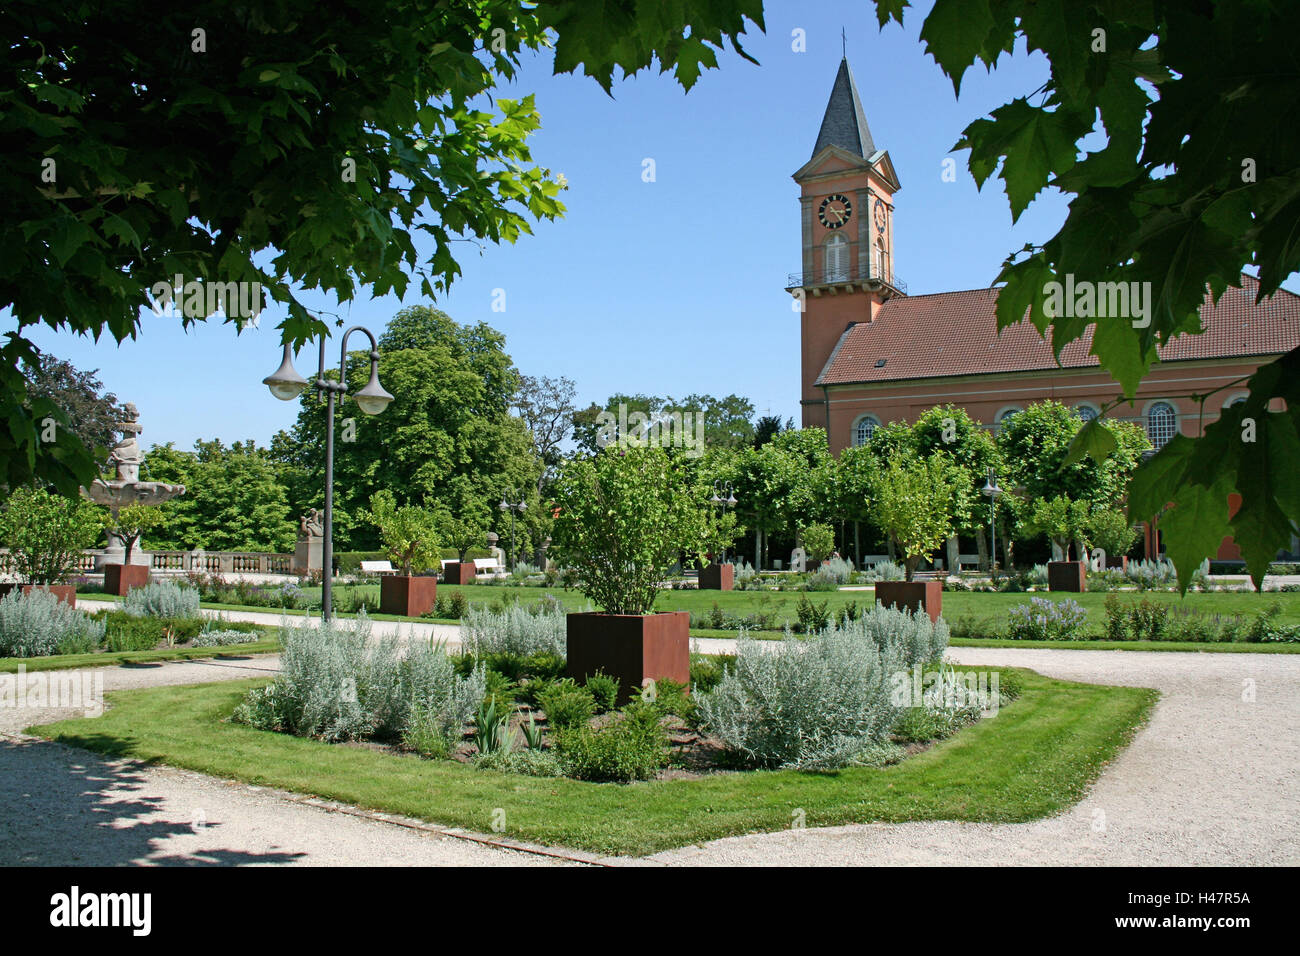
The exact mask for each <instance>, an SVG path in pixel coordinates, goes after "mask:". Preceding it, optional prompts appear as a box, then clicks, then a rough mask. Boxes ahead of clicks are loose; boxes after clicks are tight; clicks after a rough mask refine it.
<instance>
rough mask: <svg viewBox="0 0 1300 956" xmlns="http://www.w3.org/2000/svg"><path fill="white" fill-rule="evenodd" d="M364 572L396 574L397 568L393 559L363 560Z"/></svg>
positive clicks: (362, 569) (362, 568)
mask: <svg viewBox="0 0 1300 956" xmlns="http://www.w3.org/2000/svg"><path fill="white" fill-rule="evenodd" d="M361 573H362V574H396V573H397V568H395V567H393V562H392V561H362V562H361Z"/></svg>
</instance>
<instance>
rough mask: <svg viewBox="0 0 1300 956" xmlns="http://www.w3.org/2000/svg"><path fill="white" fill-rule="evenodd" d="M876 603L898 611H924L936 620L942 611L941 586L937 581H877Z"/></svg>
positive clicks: (931, 618) (932, 619)
mask: <svg viewBox="0 0 1300 956" xmlns="http://www.w3.org/2000/svg"><path fill="white" fill-rule="evenodd" d="M876 603H877V604H882V605H884V606H885V607H896V608H898V609H899V610H900V611H912V612H913V613H917V612H920V611H924V612H925V613H926V614H928V615H929V616H930V620H931V621H937V620H939V615H940V614H941V613H943V586H942V585H941V584H940V583H939V582H938V581H877V582H876Z"/></svg>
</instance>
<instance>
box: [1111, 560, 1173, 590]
mask: <svg viewBox="0 0 1300 956" xmlns="http://www.w3.org/2000/svg"><path fill="white" fill-rule="evenodd" d="M1124 576H1125V577H1127V578H1128V579H1129V580H1130V581H1132V582H1133V583H1134V584H1136V585H1137V586H1138V588H1139V589H1141V590H1143V591H1150V590H1154V589H1156V588H1167V587H1169V586H1171V585H1172V584H1173V582H1174V581H1175V579H1176V573H1175V571H1174V564H1173V562H1172V561H1160V560H1157V561H1130V562H1129V563H1128V567H1127V568H1125V569H1124Z"/></svg>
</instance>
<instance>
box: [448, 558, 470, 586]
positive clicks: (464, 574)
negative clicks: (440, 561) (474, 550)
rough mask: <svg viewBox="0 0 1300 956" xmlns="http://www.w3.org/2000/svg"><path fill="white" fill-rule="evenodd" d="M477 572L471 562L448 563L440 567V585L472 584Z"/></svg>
mask: <svg viewBox="0 0 1300 956" xmlns="http://www.w3.org/2000/svg"><path fill="white" fill-rule="evenodd" d="M477 571H478V569H477V568H476V567H475V566H474V562H473V561H448V562H447V563H446V564H444V565H443V566H442V583H443V584H473V583H474V575H475V573H476V572H477Z"/></svg>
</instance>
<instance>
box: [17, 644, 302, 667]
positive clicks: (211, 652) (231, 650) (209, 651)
mask: <svg viewBox="0 0 1300 956" xmlns="http://www.w3.org/2000/svg"><path fill="white" fill-rule="evenodd" d="M279 650H280V639H279V637H277V636H275V635H272V636H270V637H267V638H266V639H265V640H260V641H254V642H253V643H251V644H232V645H230V646H228V647H164V648H157V649H155V650H151V651H102V652H97V653H90V654H51V655H50V656H48V657H0V674H12V673H15V672H17V670H18V668H19V666H21V667H22V668H23V670H25V671H27V672H28V673H31V672H33V671H60V670H69V669H71V668H74V667H118V666H121V665H123V664H156V663H159V662H162V661H189V660H199V659H204V660H206V659H208V658H215V659H218V660H229V659H232V658H233V659H238V658H241V657H246V656H248V655H250V654H274V653H277V652H278V651H279Z"/></svg>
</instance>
